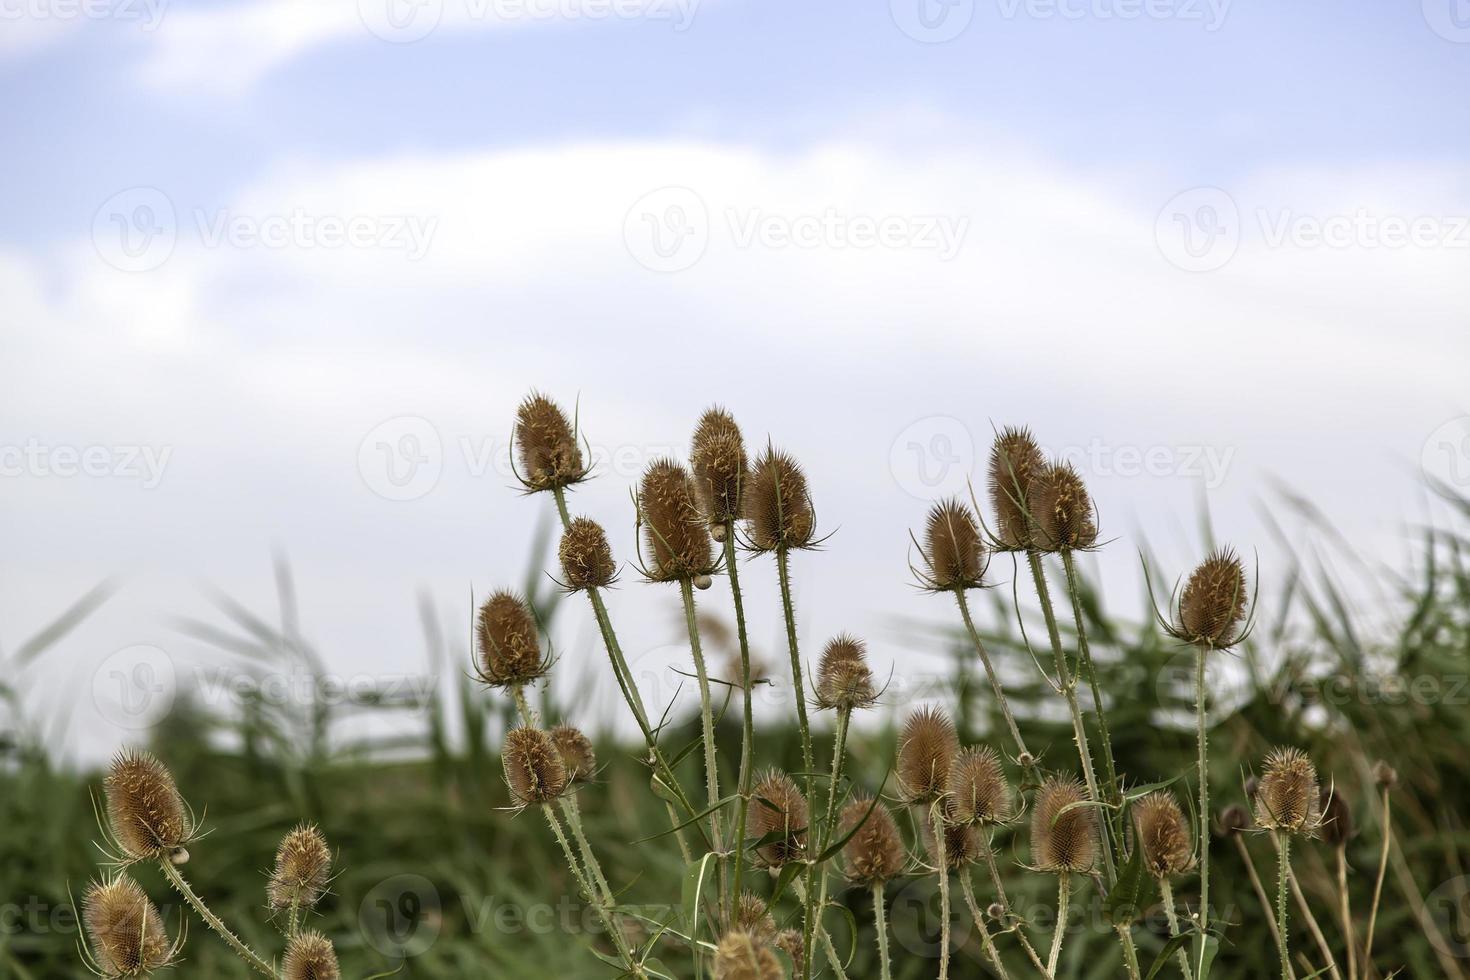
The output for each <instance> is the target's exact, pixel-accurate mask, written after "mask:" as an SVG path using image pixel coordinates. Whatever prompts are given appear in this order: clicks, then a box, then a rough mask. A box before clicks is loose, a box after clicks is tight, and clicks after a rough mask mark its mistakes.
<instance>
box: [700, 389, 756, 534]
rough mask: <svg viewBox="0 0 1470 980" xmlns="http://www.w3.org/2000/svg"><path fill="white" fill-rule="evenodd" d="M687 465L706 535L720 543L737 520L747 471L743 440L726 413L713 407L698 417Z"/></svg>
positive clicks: (742, 500) (736, 426) (747, 464)
mask: <svg viewBox="0 0 1470 980" xmlns="http://www.w3.org/2000/svg"><path fill="white" fill-rule="evenodd" d="M689 465H690V466H691V467H692V468H693V470H694V484H695V487H696V488H697V489H698V491H699V502H700V505H701V506H702V508H703V510H704V515H705V519H706V520H707V521H709V525H710V531H711V532H712V533H714V534H715V536H716V538H717V539H718V540H721V541H723V540H724V535H725V533H726V528H728V527H729V526H730V525H732V524H734V523H735V521H737V520H739V519H740V515H741V513H742V510H743V504H744V501H745V487H746V483H747V481H748V480H749V470H750V461H749V460H748V459H747V458H746V455H745V439H744V438H743V437H742V436H741V435H740V426H738V425H736V424H735V419H734V418H732V417H731V415H730V413H729V412H727V411H725V410H724V409H723V408H720V407H719V406H715V407H713V408H711V409H709V410H708V411H706V412H705V413H704V415H702V416H700V419H699V426H698V427H697V428H696V429H695V430H694V444H693V446H692V447H691V448H690V450H689Z"/></svg>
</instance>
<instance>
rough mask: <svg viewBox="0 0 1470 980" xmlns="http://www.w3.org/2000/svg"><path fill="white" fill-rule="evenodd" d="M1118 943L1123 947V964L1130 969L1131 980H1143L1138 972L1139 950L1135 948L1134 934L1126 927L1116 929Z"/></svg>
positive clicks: (1121, 926)
mask: <svg viewBox="0 0 1470 980" xmlns="http://www.w3.org/2000/svg"><path fill="white" fill-rule="evenodd" d="M1116 928H1117V930H1118V942H1119V943H1121V944H1122V946H1123V964H1124V965H1125V966H1126V967H1127V968H1128V977H1129V980H1143V974H1142V973H1140V972H1139V970H1138V950H1136V949H1134V947H1133V932H1132V930H1131V929H1129V928H1128V927H1127V926H1126V925H1120V926H1117V927H1116Z"/></svg>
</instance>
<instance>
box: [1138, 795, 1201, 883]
mask: <svg viewBox="0 0 1470 980" xmlns="http://www.w3.org/2000/svg"><path fill="white" fill-rule="evenodd" d="M1133 827H1134V829H1135V830H1136V831H1137V833H1138V846H1140V847H1142V848H1143V863H1144V866H1145V867H1147V868H1148V872H1149V874H1151V875H1153V876H1154V877H1155V878H1168V877H1170V876H1172V875H1177V874H1180V873H1181V872H1184V871H1188V870H1189V869H1190V868H1191V867H1193V866H1194V841H1193V835H1192V834H1191V833H1190V830H1189V823H1188V822H1187V821H1186V820H1185V819H1184V812H1183V811H1182V810H1180V809H1179V803H1178V801H1177V800H1175V799H1174V794H1173V793H1170V792H1167V791H1165V790H1155V791H1154V792H1152V793H1149V794H1148V795H1147V796H1145V797H1143V798H1142V799H1141V800H1139V801H1138V802H1137V803H1135V804H1133Z"/></svg>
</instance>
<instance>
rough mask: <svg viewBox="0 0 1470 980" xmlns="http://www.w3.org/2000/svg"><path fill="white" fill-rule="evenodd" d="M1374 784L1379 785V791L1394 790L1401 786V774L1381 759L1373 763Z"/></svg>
mask: <svg viewBox="0 0 1470 980" xmlns="http://www.w3.org/2000/svg"><path fill="white" fill-rule="evenodd" d="M1373 782H1375V783H1377V784H1378V788H1379V789H1393V788H1394V787H1395V786H1397V785H1398V784H1399V772H1398V770H1397V769H1395V768H1394V767H1393V766H1391V765H1389V764H1388V763H1387V762H1384V761H1383V760H1382V759H1379V760H1378V761H1377V762H1375V763H1373Z"/></svg>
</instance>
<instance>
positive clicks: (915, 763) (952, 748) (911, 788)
mask: <svg viewBox="0 0 1470 980" xmlns="http://www.w3.org/2000/svg"><path fill="white" fill-rule="evenodd" d="M959 748H960V742H959V738H958V737H957V736H956V735H955V731H954V725H953V724H952V723H951V722H950V720H949V716H948V715H946V714H945V713H944V712H943V711H941V710H939V709H938V708H920V709H919V710H918V711H915V712H914V713H913V714H911V715H909V717H908V720H907V721H905V722H904V725H903V731H901V732H900V733H899V737H898V782H899V786H900V788H901V789H902V790H903V795H904V799H905V800H907V801H908V802H909V803H930V802H932V801H934V800H937V799H939V797H941V796H943V795H944V792H945V789H946V788H947V786H948V781H949V767H950V762H951V761H952V760H953V759H954V756H955V753H956V752H958V751H959Z"/></svg>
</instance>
